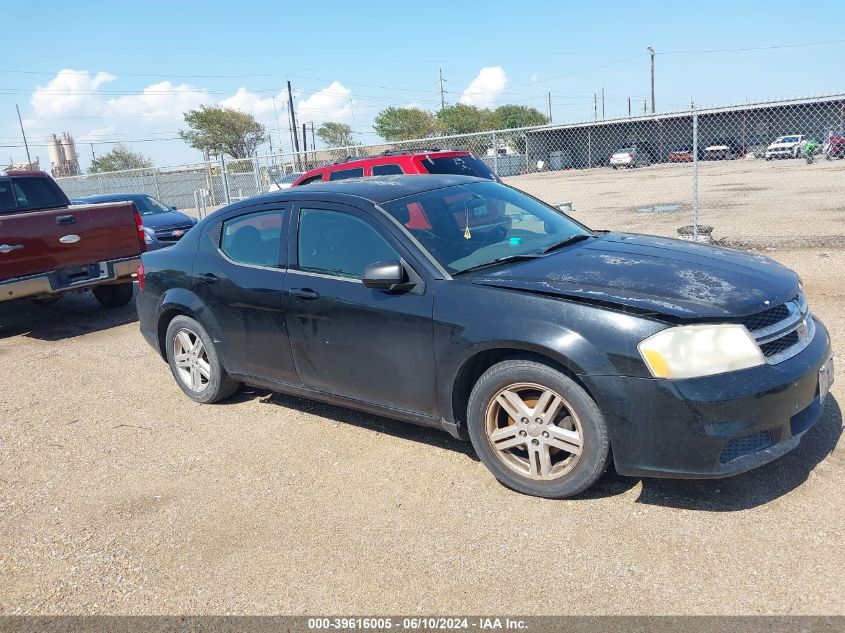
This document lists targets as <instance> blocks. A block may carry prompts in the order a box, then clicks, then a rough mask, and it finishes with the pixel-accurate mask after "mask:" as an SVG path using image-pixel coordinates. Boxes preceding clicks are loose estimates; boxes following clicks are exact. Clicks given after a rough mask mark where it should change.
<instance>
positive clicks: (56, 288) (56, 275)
mask: <svg viewBox="0 0 845 633" xmlns="http://www.w3.org/2000/svg"><path fill="white" fill-rule="evenodd" d="M145 250H146V247H145V245H144V232H143V230H142V228H141V216H140V215H139V213H138V211H137V209H135V205H134V204H132V203H131V202H117V203H112V204H91V205H73V206H71V204H70V201H69V200H68V198H67V196H66V195H65V194H64V192H63V191H62V190H61V189H60V188H59V186H58V185H57V184H56V182H55V181H54V180H53V179H52V178H50V176H48V175H47V174H46V173H44V172H40V171H16V172H11V171H10V172H6V173H4V172H0V301H9V300H12V299H23V298H32V299H48V298H51V297H56V296H58V295H61V294H62V293H65V292H69V291H73V290H80V289H87V288H90V289H91V290H92V292H93V294H94V296H95V297H96V298H97V300H98V301H99V302H100V303H101V304H102V305H104V306H106V307H117V306H122V305H126V304H127V303H129V302H130V301H131V300H132V289H133V286H132V279H133V275H135V273H136V272H137V271H138V265H139V264H140V261H141V259H140V257H141V253H143V252H144V251H145Z"/></svg>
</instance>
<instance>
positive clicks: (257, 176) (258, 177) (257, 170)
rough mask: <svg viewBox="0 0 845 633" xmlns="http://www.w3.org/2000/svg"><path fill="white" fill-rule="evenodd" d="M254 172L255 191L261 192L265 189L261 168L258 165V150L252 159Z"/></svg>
mask: <svg viewBox="0 0 845 633" xmlns="http://www.w3.org/2000/svg"><path fill="white" fill-rule="evenodd" d="M252 173H253V174H254V175H255V193H256V195H257V194H260V193H262V192H263V191H264V188H263V187H262V186H261V168H260V167H259V166H258V152H257V151H256V152H255V157H254V158H253V159H252Z"/></svg>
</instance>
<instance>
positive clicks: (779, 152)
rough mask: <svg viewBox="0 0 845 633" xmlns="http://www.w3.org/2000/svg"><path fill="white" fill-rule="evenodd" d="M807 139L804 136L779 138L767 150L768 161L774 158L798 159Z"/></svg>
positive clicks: (792, 135) (794, 135)
mask: <svg viewBox="0 0 845 633" xmlns="http://www.w3.org/2000/svg"><path fill="white" fill-rule="evenodd" d="M805 140H806V138H805V137H804V135H803V134H791V135H789V136H779V137H777V138H776V139H775V140H774V141H773V142H771V143H770V144H769V146H768V147H767V148H766V160H772V159H773V158H798V157H799V156H800V155H801V146H802V145H803V144H804V142H805Z"/></svg>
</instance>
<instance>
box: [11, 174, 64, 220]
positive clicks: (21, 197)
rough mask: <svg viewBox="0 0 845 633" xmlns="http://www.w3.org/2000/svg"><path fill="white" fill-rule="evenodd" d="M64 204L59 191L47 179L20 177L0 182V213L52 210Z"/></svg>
mask: <svg viewBox="0 0 845 633" xmlns="http://www.w3.org/2000/svg"><path fill="white" fill-rule="evenodd" d="M66 204H67V201H66V200H65V198H64V195H63V194H62V192H61V190H60V189H58V187H56V186H55V185H53V183H52V181H51V180H49V179H47V178H41V177H38V176H21V177H18V178H9V179H3V180H0V213H10V212H13V211H32V210H36V209H52V208H55V207H63V206H65V205H66Z"/></svg>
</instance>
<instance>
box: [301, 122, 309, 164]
mask: <svg viewBox="0 0 845 633" xmlns="http://www.w3.org/2000/svg"><path fill="white" fill-rule="evenodd" d="M302 151H303V152H304V156H303V158H304V159H305V160H308V137H307V136H306V135H305V123H303V124H302Z"/></svg>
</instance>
